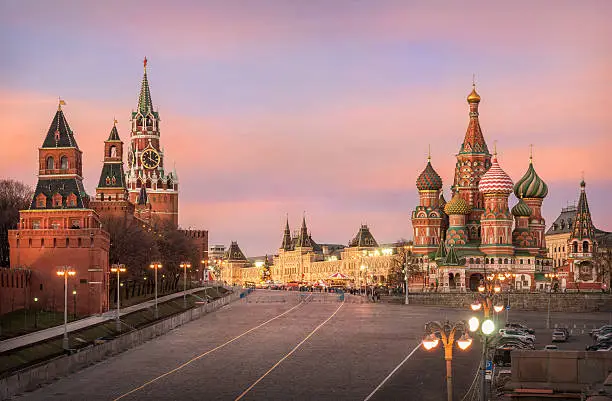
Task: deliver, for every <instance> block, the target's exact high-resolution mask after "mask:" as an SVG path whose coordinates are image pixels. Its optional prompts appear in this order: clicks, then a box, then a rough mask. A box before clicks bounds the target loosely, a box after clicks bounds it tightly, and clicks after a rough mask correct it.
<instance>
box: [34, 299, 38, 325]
mask: <svg viewBox="0 0 612 401" xmlns="http://www.w3.org/2000/svg"><path fill="white" fill-rule="evenodd" d="M34 328H35V329H37V328H38V297H34Z"/></svg>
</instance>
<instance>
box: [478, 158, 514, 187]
mask: <svg viewBox="0 0 612 401" xmlns="http://www.w3.org/2000/svg"><path fill="white" fill-rule="evenodd" d="M513 184H514V183H513V182H512V180H511V179H510V177H509V176H508V174H506V172H505V171H504V170H502V168H501V167H499V163H497V155H496V154H495V155H493V160H491V167H489V169H488V170H487V172H486V173H485V174H484V175H483V176H482V178H481V179H480V182H479V183H478V190H479V191H480V192H482V193H486V194H510V193H511V192H512V187H513Z"/></svg>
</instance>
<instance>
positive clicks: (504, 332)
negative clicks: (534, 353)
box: [499, 329, 535, 342]
mask: <svg viewBox="0 0 612 401" xmlns="http://www.w3.org/2000/svg"><path fill="white" fill-rule="evenodd" d="M499 334H500V335H501V336H502V337H506V338H508V337H509V338H518V339H520V340H522V341H530V342H534V341H535V336H534V335H533V334H527V333H525V332H522V331H518V330H509V329H499Z"/></svg>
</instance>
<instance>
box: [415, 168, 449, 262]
mask: <svg viewBox="0 0 612 401" xmlns="http://www.w3.org/2000/svg"><path fill="white" fill-rule="evenodd" d="M416 186H417V189H418V190H419V206H417V207H416V208H415V210H414V211H413V212H412V227H413V229H414V248H413V250H414V253H415V254H418V255H426V254H428V253H431V252H435V251H436V249H437V248H438V244H439V243H440V238H441V237H442V235H441V234H442V233H441V229H442V227H443V225H444V216H443V215H444V212H443V209H442V206H441V205H440V191H441V189H442V179H441V178H440V176H439V175H438V173H437V172H436V171H435V170H434V168H433V167H432V165H431V157H428V158H427V165H426V166H425V169H424V170H423V172H422V173H421V175H419V177H418V178H417V181H416Z"/></svg>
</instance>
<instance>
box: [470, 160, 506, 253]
mask: <svg viewBox="0 0 612 401" xmlns="http://www.w3.org/2000/svg"><path fill="white" fill-rule="evenodd" d="M512 187H513V183H512V180H511V179H510V177H509V176H508V174H506V172H505V171H504V170H502V168H501V167H500V166H499V163H498V162H497V152H495V154H494V155H493V160H492V164H491V167H490V168H489V169H488V170H487V172H486V173H485V174H484V175H483V176H482V178H481V179H480V182H479V184H478V189H479V191H480V192H481V194H482V195H483V197H484V212H483V214H482V218H481V220H480V223H481V225H482V226H481V230H482V243H481V246H480V250H481V251H482V252H484V253H485V254H487V255H494V256H496V255H513V254H514V249H513V247H512V215H511V214H510V210H508V196H509V195H510V194H511V193H512Z"/></svg>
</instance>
